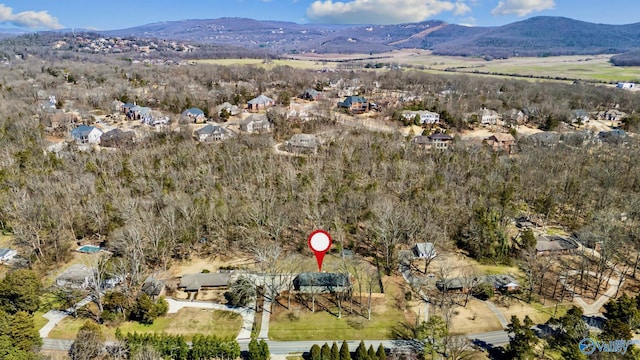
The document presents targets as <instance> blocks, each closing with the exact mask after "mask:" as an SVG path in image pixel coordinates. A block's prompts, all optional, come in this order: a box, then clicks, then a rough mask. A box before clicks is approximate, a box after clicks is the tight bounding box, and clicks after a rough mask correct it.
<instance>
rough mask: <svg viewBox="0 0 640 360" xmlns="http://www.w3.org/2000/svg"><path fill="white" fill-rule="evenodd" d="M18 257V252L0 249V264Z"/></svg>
mask: <svg viewBox="0 0 640 360" xmlns="http://www.w3.org/2000/svg"><path fill="white" fill-rule="evenodd" d="M16 255H18V252H17V251H15V250H12V249H6V248H0V263H6V262H7V261H9V260H11V259H13V257H14V256H16Z"/></svg>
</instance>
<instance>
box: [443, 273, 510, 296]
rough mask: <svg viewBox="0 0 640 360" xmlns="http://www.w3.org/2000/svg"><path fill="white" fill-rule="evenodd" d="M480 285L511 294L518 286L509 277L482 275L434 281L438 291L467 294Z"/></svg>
mask: <svg viewBox="0 0 640 360" xmlns="http://www.w3.org/2000/svg"><path fill="white" fill-rule="evenodd" d="M481 284H489V285H491V286H492V287H493V289H494V290H496V291H500V292H511V291H515V290H517V289H518V288H519V287H520V285H519V284H518V282H517V281H516V279H515V278H514V277H513V276H511V275H504V274H503V275H484V276H474V277H459V278H451V279H446V280H439V281H436V288H438V290H440V291H448V292H461V293H467V292H469V291H472V290H473V288H474V287H476V286H478V285H481Z"/></svg>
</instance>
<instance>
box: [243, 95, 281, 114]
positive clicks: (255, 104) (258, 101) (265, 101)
mask: <svg viewBox="0 0 640 360" xmlns="http://www.w3.org/2000/svg"><path fill="white" fill-rule="evenodd" d="M275 104H276V102H275V101H274V100H273V99H272V98H270V97H268V96H265V95H260V96H258V97H256V98H253V99H251V100H249V101H248V102H247V107H248V109H249V111H258V110H265V109H267V108H269V107H272V106H274V105H275Z"/></svg>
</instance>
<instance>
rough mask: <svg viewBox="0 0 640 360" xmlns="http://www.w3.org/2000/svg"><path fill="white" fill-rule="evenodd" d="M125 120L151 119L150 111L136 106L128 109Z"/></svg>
mask: <svg viewBox="0 0 640 360" xmlns="http://www.w3.org/2000/svg"><path fill="white" fill-rule="evenodd" d="M127 118H128V119H130V120H141V119H144V120H147V119H150V118H151V109H150V108H148V107H144V106H139V105H136V106H134V107H132V108H130V109H129V112H127Z"/></svg>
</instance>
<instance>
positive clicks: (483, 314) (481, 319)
mask: <svg viewBox="0 0 640 360" xmlns="http://www.w3.org/2000/svg"><path fill="white" fill-rule="evenodd" d="M450 329H451V333H452V334H454V335H462V334H472V333H482V332H488V331H497V330H500V329H502V326H501V325H500V321H498V318H497V317H496V316H495V315H494V314H493V312H491V310H490V309H489V307H488V306H487V304H485V303H484V302H482V301H480V300H478V299H476V298H473V297H472V298H470V299H469V303H468V304H467V306H466V307H462V306H460V307H456V308H455V310H454V315H453V317H452V318H451V325H450Z"/></svg>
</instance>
